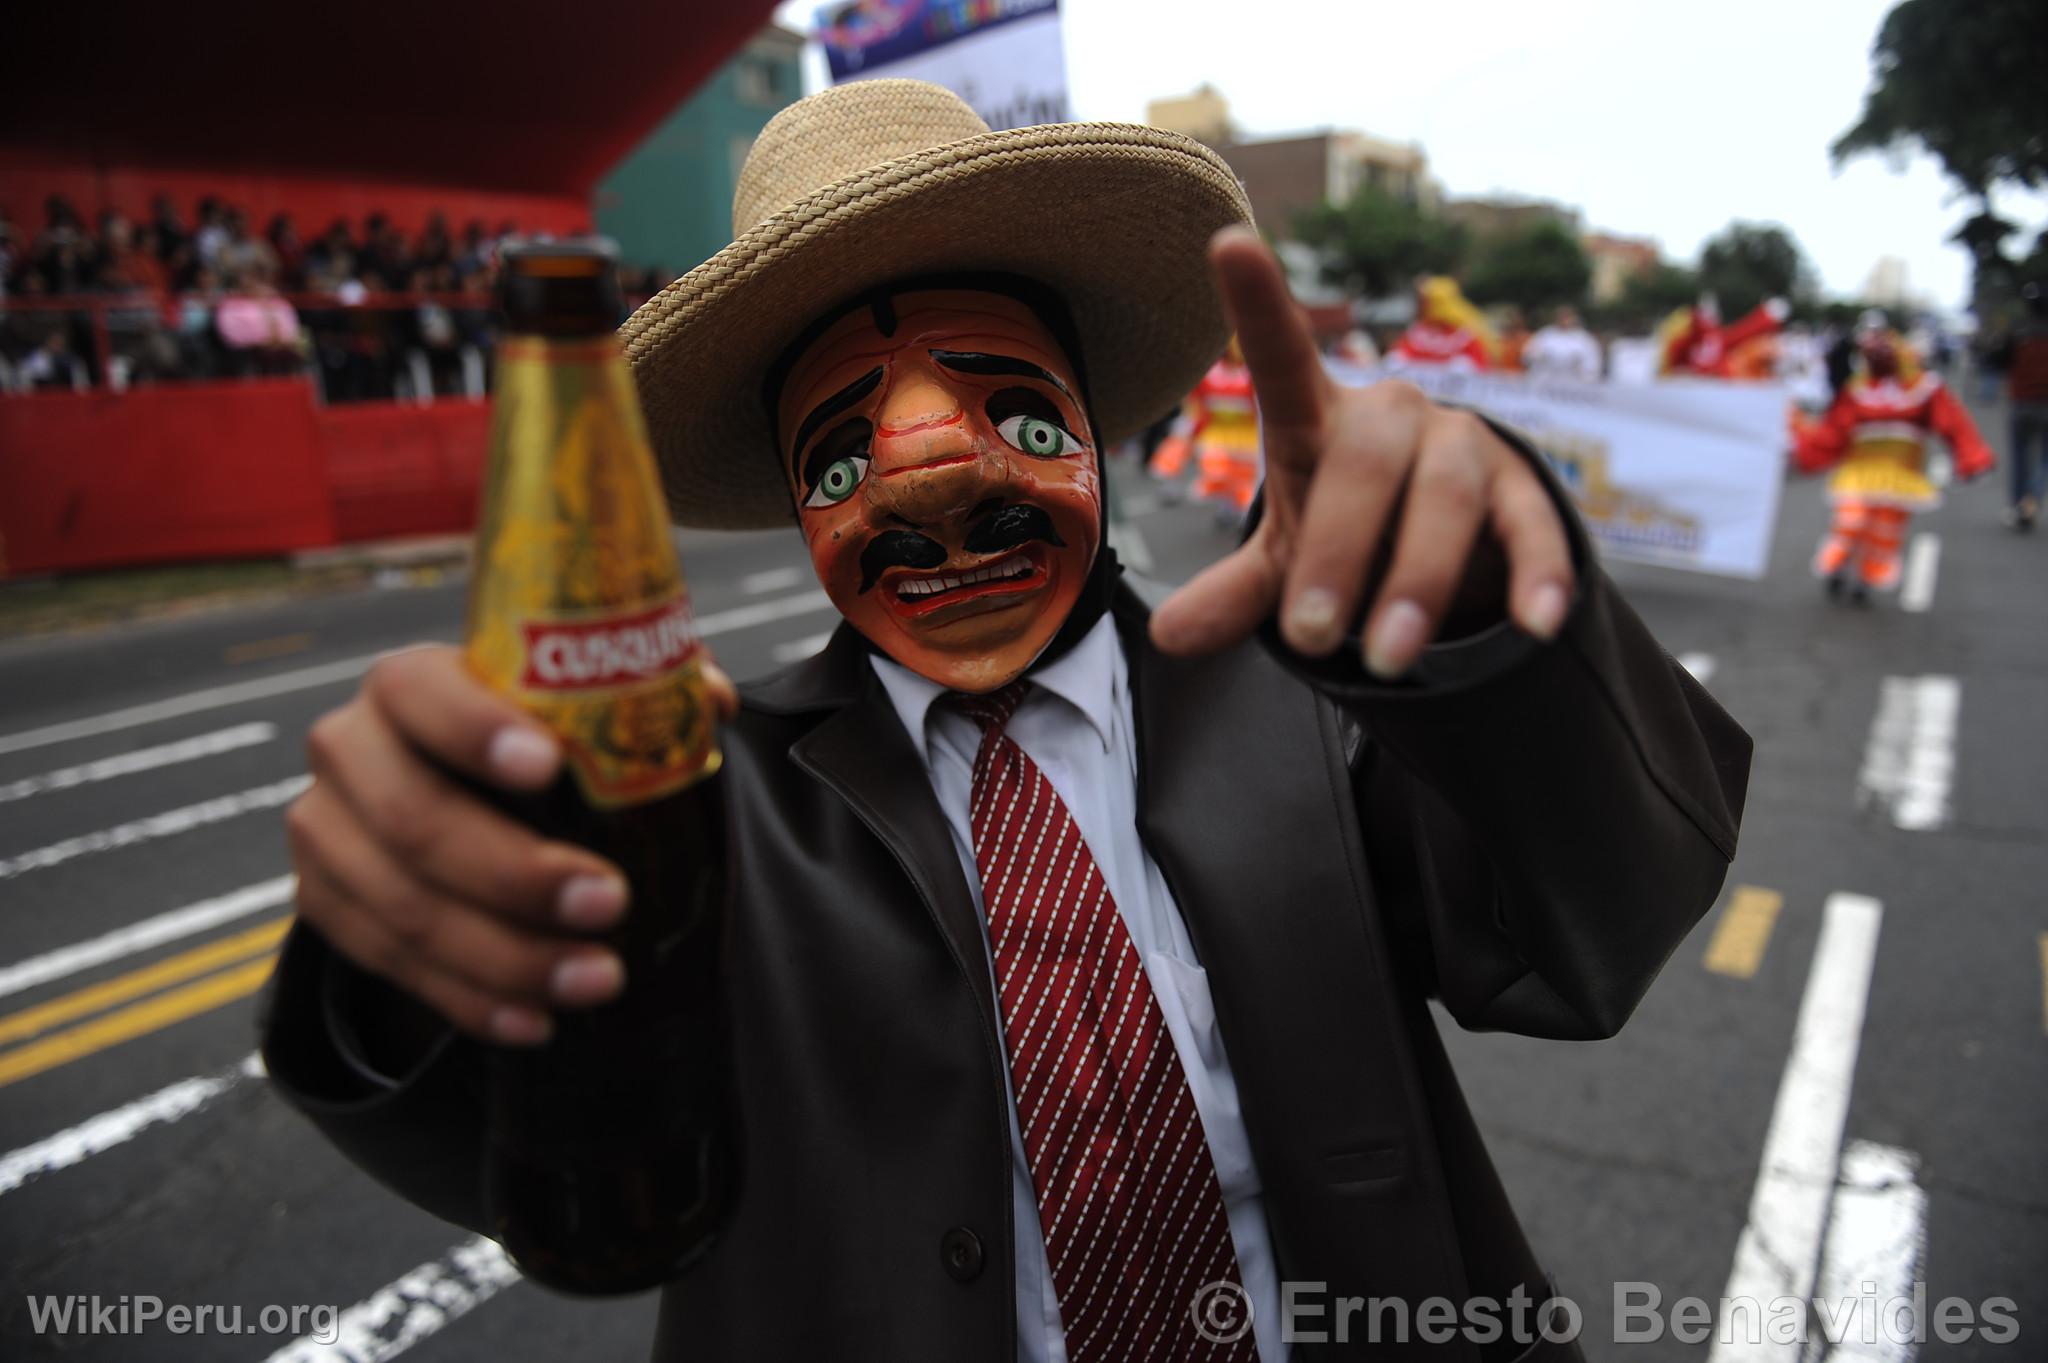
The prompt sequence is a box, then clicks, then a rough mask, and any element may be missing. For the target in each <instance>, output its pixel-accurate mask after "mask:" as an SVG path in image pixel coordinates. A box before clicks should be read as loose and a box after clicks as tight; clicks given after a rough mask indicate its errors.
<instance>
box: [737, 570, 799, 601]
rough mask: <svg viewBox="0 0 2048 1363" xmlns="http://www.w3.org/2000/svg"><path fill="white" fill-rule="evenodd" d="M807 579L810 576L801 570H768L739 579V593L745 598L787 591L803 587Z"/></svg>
mask: <svg viewBox="0 0 2048 1363" xmlns="http://www.w3.org/2000/svg"><path fill="white" fill-rule="evenodd" d="M809 578H810V574H809V573H807V572H805V571H804V570H803V569H801V568H769V569H765V570H764V571H762V572H758V573H748V574H747V575H746V576H745V577H743V578H741V579H740V591H741V593H742V594H743V595H746V596H760V595H762V594H763V593H766V592H782V591H788V590H789V589H790V588H791V587H801V586H803V585H804V583H805V582H806V581H807V580H808V579H809Z"/></svg>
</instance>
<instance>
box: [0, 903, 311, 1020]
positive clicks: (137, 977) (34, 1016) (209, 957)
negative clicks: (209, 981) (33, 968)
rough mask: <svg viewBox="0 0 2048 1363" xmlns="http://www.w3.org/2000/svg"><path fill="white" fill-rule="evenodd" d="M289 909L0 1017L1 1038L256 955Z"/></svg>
mask: <svg viewBox="0 0 2048 1363" xmlns="http://www.w3.org/2000/svg"><path fill="white" fill-rule="evenodd" d="M291 921H292V919H291V915H290V914H284V915H282V916H280V917H277V918H273V919H271V920H270V921H269V922H267V923H265V924H263V925H262V926H260V927H255V928H251V929H249V930H248V931H247V932H241V933H237V934H236V935H235V936H233V937H223V938H221V939H220V940H219V941H217V942H208V943H207V944H206V945H205V946H201V947H194V948H193V949H192V950H190V951H186V952H182V953H180V954H179V955H176V956H171V957H167V958H165V959H164V960H161V961H158V962H157V963H156V964H155V965H150V966H144V967H143V968H142V969H140V970H135V971H131V972H129V973H128V974H126V975H121V976H117V977H116V978H114V979H111V980H105V981H102V982H101V983H99V984H95V985H90V986H88V987H86V988H84V989H80V990H78V991H77V992H76V993H72V994H66V995H64V996H63V997H62V998H57V999H51V1000H50V1001H49V1002H48V1003H41V1004H37V1005H36V1006H35V1007H33V1008H24V1009H23V1010H22V1011H20V1012H19V1013H11V1014H9V1015H8V1016H6V1017H0V1044H7V1043H11V1042H16V1041H21V1040H23V1039H24V1038H27V1037H32V1036H35V1035H36V1034H38V1033H40V1032H47V1031H49V1030H50V1028H52V1027H55V1026H56V1025H57V1024H58V1023H60V1022H69V1021H71V1020H72V1019H73V1018H82V1017H90V1016H91V1015H92V1014H94V1013H98V1012H102V1011H104V1010H106V1009H108V1008H112V1007H113V1006H114V1005H115V1004H117V1003H126V1002H128V1000H130V999H135V998H141V997H142V996H143V995H144V994H154V993H155V992H156V991H157V990H159V989H163V988H165V987H167V986H169V985H174V984H177V983H179V982H180V981H183V980H189V979H191V978H193V977H194V976H196V975H204V974H205V973H206V972H207V971H209V970H213V969H216V968H218V967H220V966H224V965H227V964H228V963H229V962H231V961H239V960H241V959H243V958H244V957H246V956H254V955H255V954H256V953H257V952H259V951H268V950H270V949H271V948H272V947H274V946H276V945H277V944H278V942H280V941H281V940H283V938H284V934H285V929H286V928H288V927H290V926H291Z"/></svg>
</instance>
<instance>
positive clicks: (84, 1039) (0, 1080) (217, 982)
mask: <svg viewBox="0 0 2048 1363" xmlns="http://www.w3.org/2000/svg"><path fill="white" fill-rule="evenodd" d="M275 964H277V957H276V956H274V955H273V956H265V957H264V958H263V959H261V960H259V961H251V962H249V963H248V964H247V965H241V966H236V967H235V968H234V969H233V970H224V971H222V972H221V973H220V974H218V975H209V976H207V977H206V978H205V979H203V980H200V981H198V982H197V983H196V984H188V985H186V986H185V987H184V988H183V989H173V990H172V991H171V992H169V993H168V994H159V995H157V996H156V997H155V998H153V999H148V1000H145V1001H144V1002H142V1003H138V1004H134V1005H132V1006H130V1007H127V1008H123V1009H121V1010H120V1011H119V1012H116V1013H109V1014H107V1015H106V1016H105V1017H103V1018H96V1019H94V1020H93V1021H91V1022H87V1023H83V1024H81V1025H79V1026H77V1027H73V1028H71V1029H70V1030H68V1031H63V1032H58V1033H57V1034H55V1035H54V1036H49V1037H45V1038H44V1039H43V1040H41V1041H37V1042H32V1043H30V1044H29V1045H27V1046H17V1047H16V1048H15V1049H13V1050H11V1051H8V1052H7V1053H5V1054H4V1055H0V1087H4V1086H6V1085H8V1084H12V1083H14V1082H15V1081H16V1080H18V1079H26V1078H28V1077H29V1076H30V1075H34V1074H41V1073H42V1072H43V1071H44V1070H48V1069H55V1068H56V1067H57V1066H59V1065H68V1064H70V1063H71V1062H72V1061H74V1060H83V1059H84V1058H85V1057H86V1056H89V1055H91V1054H93V1053H94V1052H95V1051H103V1050H105V1049H106V1048H107V1047H109V1046H115V1045H119V1044H120V1043H121V1042H123V1041H132V1040H134V1039H135V1038H136V1037H138V1036H144V1035H147V1034H148V1033H150V1032H154V1031H157V1030H159V1029H161V1028H164V1027H168V1026H170V1025H171V1024H172V1023H174V1022H183V1021H184V1020H185V1019H186V1018H189V1017H194V1016H196V1015H198V1014H200V1013H204V1012H208V1011H210V1010H212V1009H215V1008H219V1007H221V1006H222V1005H224V1004H229V1003H233V1002H234V1001H235V1000H236V999H240V998H246V997H248V996H249V995H250V994H253V993H255V992H256V991H257V990H258V989H261V988H262V987H263V982H264V981H265V980H267V979H269V978H270V968H271V967H272V966H273V965H275Z"/></svg>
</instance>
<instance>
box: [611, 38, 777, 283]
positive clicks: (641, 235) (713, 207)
mask: <svg viewBox="0 0 2048 1363" xmlns="http://www.w3.org/2000/svg"><path fill="white" fill-rule="evenodd" d="M803 48H804V39H803V36H802V35H801V34H798V33H793V32H791V31H790V30H789V29H786V28H783V27H781V26H779V25H775V24H771V25H769V26H768V27H767V28H765V29H763V30H761V32H760V33H758V34H756V35H755V37H754V38H753V40H752V41H750V42H749V43H748V44H747V45H746V46H745V47H744V48H742V49H740V52H739V54H738V55H737V56H735V57H734V58H733V59H732V60H731V61H729V62H727V63H726V65H725V66H724V68H723V69H721V70H720V71H719V72H718V74H716V75H715V76H713V77H712V78H711V79H710V80H709V81H707V82H705V84H704V85H703V87H702V88H701V89H699V90H698V91H697V93H696V94H694V95H692V96H691V97H690V98H689V99H688V100H687V101H685V102H684V103H683V104H682V105H681V106H679V107H678V108H677V109H676V111H675V112H674V113H672V114H670V115H669V116H668V118H667V119H665V120H663V122H662V124H661V126H660V127H658V128H656V129H655V130H654V131H653V132H652V133H649V134H648V135H647V137H646V139H645V140H643V141H642V142H641V143H640V145H639V146H637V147H635V148H634V149H633V150H632V151H631V152H629V153H628V154H627V155H626V157H625V159H624V160H622V161H620V162H619V164H618V165H617V166H616V167H614V168H613V170H612V172H611V174H610V175H608V176H606V177H605V179H604V180H603V181H602V182H601V183H600V184H599V186H598V189H597V194H596V197H595V204H594V209H595V217H596V220H597V228H598V230H599V231H600V232H602V233H604V234H605V235H606V236H608V237H610V238H612V240H614V241H616V242H617V243H618V244H619V253H620V255H621V256H622V257H623V258H624V259H625V260H626V261H627V262H629V263H632V264H635V265H642V266H648V265H658V266H660V267H661V268H662V269H663V270H664V271H665V272H667V273H669V274H682V273H683V272H685V271H687V270H689V269H690V268H691V267H692V266H695V265H697V264H699V263H701V262H702V261H704V260H707V259H709V258H710V257H711V256H712V255H713V254H715V253H716V252H717V251H718V250H719V249H720V248H722V247H724V246H725V245H726V243H727V242H729V241H731V240H732V199H733V191H734V190H735V189H736V188H737V187H738V185H739V174H740V166H741V165H742V164H744V163H745V161H746V159H747V152H748V151H750V150H751V149H752V148H753V145H754V139H755V138H756V137H757V136H759V135H760V132H761V129H762V128H764V127H766V126H767V124H768V120H769V119H771V118H773V117H774V116H775V115H776V113H777V112H778V111H780V110H781V109H783V108H784V107H785V106H787V105H789V104H791V103H794V102H795V101H796V100H797V98H798V97H799V96H801V95H802V94H803V67H802V61H801V59H802V56H803Z"/></svg>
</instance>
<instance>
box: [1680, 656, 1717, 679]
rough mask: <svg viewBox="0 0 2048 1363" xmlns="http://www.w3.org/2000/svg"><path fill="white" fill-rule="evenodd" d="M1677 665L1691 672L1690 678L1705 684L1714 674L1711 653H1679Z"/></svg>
mask: <svg viewBox="0 0 2048 1363" xmlns="http://www.w3.org/2000/svg"><path fill="white" fill-rule="evenodd" d="M1678 665H1679V666H1680V667H1682V668H1684V669H1685V670H1686V671H1688V672H1690V673H1692V679H1693V680H1694V681H1696V682H1698V683H1699V684H1700V685H1701V686H1705V685H1706V684H1707V682H1708V681H1710V680H1711V679H1712V678H1713V675H1714V655H1713V654H1711V653H1681V654H1679V655H1678Z"/></svg>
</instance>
